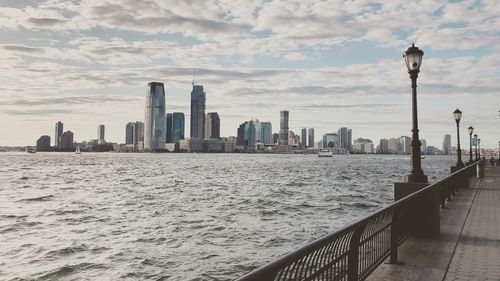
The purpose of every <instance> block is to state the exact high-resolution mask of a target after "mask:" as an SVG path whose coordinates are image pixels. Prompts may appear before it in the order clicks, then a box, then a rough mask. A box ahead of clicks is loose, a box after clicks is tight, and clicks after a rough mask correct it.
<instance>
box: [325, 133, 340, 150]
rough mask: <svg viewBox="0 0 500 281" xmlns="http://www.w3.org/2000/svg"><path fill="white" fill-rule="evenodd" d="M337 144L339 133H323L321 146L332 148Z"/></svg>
mask: <svg viewBox="0 0 500 281" xmlns="http://www.w3.org/2000/svg"><path fill="white" fill-rule="evenodd" d="M338 146H339V135H337V134H335V133H328V134H324V135H323V148H334V147H338Z"/></svg>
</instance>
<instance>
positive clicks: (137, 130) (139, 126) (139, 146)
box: [133, 121, 144, 151]
mask: <svg viewBox="0 0 500 281" xmlns="http://www.w3.org/2000/svg"><path fill="white" fill-rule="evenodd" d="M133 142H134V149H135V150H138V151H142V150H144V123H143V122H141V121H137V122H135V123H134V138H133Z"/></svg>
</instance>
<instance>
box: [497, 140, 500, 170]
mask: <svg viewBox="0 0 500 281" xmlns="http://www.w3.org/2000/svg"><path fill="white" fill-rule="evenodd" d="M497 166H500V141H498V163H497Z"/></svg>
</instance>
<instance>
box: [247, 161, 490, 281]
mask: <svg viewBox="0 0 500 281" xmlns="http://www.w3.org/2000/svg"><path fill="white" fill-rule="evenodd" d="M480 161H481V160H477V161H474V162H473V163H471V164H469V165H466V166H465V167H463V168H462V169H460V170H457V171H455V172H454V173H452V174H450V175H448V176H447V177H445V178H443V179H441V180H439V181H437V182H435V183H433V184H429V185H428V186H426V187H424V188H422V189H421V190H419V191H417V192H414V193H412V194H409V195H407V196H406V197H403V198H401V199H399V200H398V201H395V202H393V203H391V204H389V205H387V206H385V207H383V208H381V209H379V210H377V211H375V212H373V213H371V214H369V215H367V216H366V217H364V218H361V219H359V220H356V221H354V222H352V223H350V224H348V225H347V226H344V227H342V228H341V229H339V230H336V231H333V232H330V233H328V234H326V235H324V236H322V237H320V238H318V239H316V240H313V241H311V242H309V243H306V244H305V245H303V246H301V247H300V248H299V249H297V250H294V251H292V252H289V253H287V254H285V255H283V256H281V257H279V258H278V259H276V260H274V261H272V262H270V263H268V264H266V265H264V266H262V267H259V268H257V269H255V270H254V271H252V272H249V273H247V274H246V275H244V276H242V277H241V278H239V279H237V280H238V281H245V280H255V279H254V278H256V277H257V276H258V275H260V274H262V275H266V274H269V273H270V272H274V271H276V270H277V269H279V268H283V267H285V266H287V265H288V264H289V263H290V262H293V261H295V260H297V259H299V258H301V257H302V256H303V255H305V254H307V253H309V252H310V251H313V250H315V249H317V248H320V247H322V246H323V245H324V243H325V242H328V241H331V240H332V239H335V238H336V237H337V236H341V235H344V234H346V233H348V232H350V231H352V230H354V229H355V228H356V227H359V226H361V225H365V224H368V223H369V222H370V221H371V220H373V219H374V218H376V217H379V216H380V215H381V214H383V213H385V212H388V211H391V210H392V209H395V208H398V207H399V206H401V205H403V204H406V203H408V202H409V201H411V200H413V199H415V198H417V197H419V196H421V195H423V194H425V193H426V192H428V191H429V190H431V189H434V188H436V187H438V186H440V185H441V184H443V183H445V182H446V181H448V180H449V179H450V178H452V177H455V176H456V175H458V174H460V173H463V172H464V171H465V170H468V169H472V167H473V166H476V165H478V164H479V162H480Z"/></svg>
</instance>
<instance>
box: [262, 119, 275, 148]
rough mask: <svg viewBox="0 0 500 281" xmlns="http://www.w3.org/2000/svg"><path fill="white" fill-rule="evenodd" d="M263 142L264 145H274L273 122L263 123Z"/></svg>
mask: <svg viewBox="0 0 500 281" xmlns="http://www.w3.org/2000/svg"><path fill="white" fill-rule="evenodd" d="M260 125H261V142H262V143H263V144H272V143H273V126H272V124H271V122H261V123H260Z"/></svg>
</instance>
